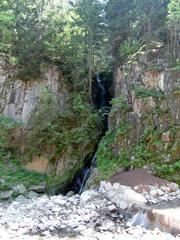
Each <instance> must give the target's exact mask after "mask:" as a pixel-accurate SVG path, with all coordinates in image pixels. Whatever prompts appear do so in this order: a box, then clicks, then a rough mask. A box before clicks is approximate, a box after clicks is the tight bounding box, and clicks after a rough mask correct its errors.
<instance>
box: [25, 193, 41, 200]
mask: <svg viewBox="0 0 180 240" xmlns="http://www.w3.org/2000/svg"><path fill="white" fill-rule="evenodd" d="M38 196H39V195H38V193H36V192H33V191H29V192H28V193H27V194H26V197H27V198H29V199H32V198H37V197H38Z"/></svg>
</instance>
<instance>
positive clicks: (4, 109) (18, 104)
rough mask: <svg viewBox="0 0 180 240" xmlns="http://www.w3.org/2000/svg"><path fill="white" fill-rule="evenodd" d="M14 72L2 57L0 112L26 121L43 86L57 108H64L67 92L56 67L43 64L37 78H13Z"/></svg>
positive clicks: (0, 63)
mask: <svg viewBox="0 0 180 240" xmlns="http://www.w3.org/2000/svg"><path fill="white" fill-rule="evenodd" d="M8 68H9V69H11V71H10V70H9V69H8ZM14 74H15V73H14V72H13V69H12V67H11V66H7V63H6V62H5V60H4V61H3V59H2V60H1V61H0V95H1V98H0V113H3V114H5V115H6V116H9V117H10V118H12V119H13V120H15V121H21V122H27V121H28V119H29V117H30V114H31V111H32V110H33V109H34V108H35V106H36V103H37V101H38V99H39V97H40V96H41V94H42V89H43V88H44V87H46V88H47V89H48V90H49V91H50V92H51V93H52V94H53V96H54V97H55V99H56V101H57V103H58V106H59V108H60V109H61V110H63V109H64V107H65V105H66V101H67V97H68V95H69V93H68V89H67V87H66V86H65V85H64V83H62V80H61V76H60V73H59V72H58V70H57V69H56V67H50V66H43V67H42V76H41V79H38V80H30V81H22V80H20V79H15V76H14Z"/></svg>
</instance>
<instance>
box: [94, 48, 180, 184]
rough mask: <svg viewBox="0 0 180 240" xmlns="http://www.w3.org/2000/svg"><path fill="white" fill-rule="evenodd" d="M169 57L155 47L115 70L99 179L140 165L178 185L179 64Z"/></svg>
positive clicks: (179, 134) (142, 52)
mask: <svg viewBox="0 0 180 240" xmlns="http://www.w3.org/2000/svg"><path fill="white" fill-rule="evenodd" d="M176 51H177V55H178V56H179V58H178V59H180V48H177V50H176ZM171 56H172V55H171V53H170V50H169V48H168V46H162V45H161V44H156V45H153V46H151V47H150V48H149V49H146V50H143V48H142V49H141V50H140V51H139V52H138V53H136V54H135V55H134V56H132V57H131V58H130V59H129V61H128V62H127V63H126V64H124V65H123V66H121V67H118V68H117V70H116V74H115V80H114V95H115V99H113V101H112V110H111V112H110V114H109V131H108V132H107V133H106V135H105V137H104V138H103V140H102V142H101V143H100V145H99V149H98V153H97V156H98V167H99V170H100V173H101V175H102V177H104V178H106V177H109V176H111V175H112V174H113V173H114V172H116V171H117V169H121V170H122V171H123V170H125V169H126V170H127V169H129V168H137V167H143V166H144V167H146V168H148V169H149V170H151V171H153V172H154V173H156V174H157V175H159V176H163V177H166V178H168V179H171V180H174V181H177V182H180V179H179V173H180V162H179V158H180V139H179V136H180V65H179V60H178V59H177V61H176V64H173V63H172V62H173V61H172V57H171ZM107 164H109V169H108V170H107V169H106V168H105V165H107Z"/></svg>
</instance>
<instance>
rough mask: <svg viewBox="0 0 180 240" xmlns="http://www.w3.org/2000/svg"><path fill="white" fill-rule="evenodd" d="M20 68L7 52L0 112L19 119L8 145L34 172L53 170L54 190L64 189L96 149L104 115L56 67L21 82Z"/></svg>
mask: <svg viewBox="0 0 180 240" xmlns="http://www.w3.org/2000/svg"><path fill="white" fill-rule="evenodd" d="M17 72H18V69H16V68H15V66H14V67H13V66H12V65H10V64H9V63H8V61H7V59H6V58H5V57H2V56H1V61H0V94H1V95H0V114H1V115H0V116H6V117H9V118H10V119H12V120H13V121H15V122H17V126H16V127H15V129H13V130H11V131H10V136H6V137H8V142H7V143H6V146H5V147H6V148H8V149H9V150H13V151H14V149H15V150H18V151H19V153H18V154H17V158H18V159H21V161H22V165H24V166H25V167H26V168H27V169H28V170H31V171H32V170H33V171H37V172H39V173H42V174H48V176H49V178H48V184H49V189H51V190H52V191H56V190H57V188H58V191H59V190H62V188H64V186H65V185H67V184H69V183H70V182H72V181H73V177H74V176H75V174H77V172H78V171H79V169H81V168H82V167H83V164H84V162H83V161H84V159H85V158H86V157H87V155H89V154H91V153H92V152H93V151H94V148H95V146H96V144H97V142H98V140H99V137H100V134H101V129H102V126H101V117H100V116H99V115H98V113H97V112H96V111H95V110H94V109H93V108H92V106H90V105H89V104H88V102H87V99H86V98H87V97H86V96H85V97H84V95H85V94H84V95H83V96H81V94H80V93H79V92H76V91H75V90H72V89H73V86H72V85H71V84H68V83H67V81H66V80H65V79H64V77H63V76H62V74H61V72H60V71H59V70H58V68H57V67H56V66H52V65H48V64H43V65H42V66H41V77H40V78H39V79H35V80H33V79H31V80H27V81H25V80H21V79H19V78H18V75H17ZM2 121H3V122H2V125H3V124H6V123H4V121H6V120H4V118H2ZM97 129H98V130H97ZM3 134H4V133H3ZM0 136H1V133H0ZM0 147H2V146H0ZM61 187H62V188H61Z"/></svg>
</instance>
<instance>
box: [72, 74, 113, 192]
mask: <svg viewBox="0 0 180 240" xmlns="http://www.w3.org/2000/svg"><path fill="white" fill-rule="evenodd" d="M94 81H95V85H96V86H95V88H96V99H95V101H94V102H95V105H96V107H97V108H98V109H100V110H101V111H102V112H103V124H104V131H103V134H104V133H105V131H106V130H107V129H108V121H107V113H106V108H107V105H108V104H107V103H108V100H107V99H108V98H107V89H106V86H105V81H104V79H103V78H102V77H101V76H100V74H96V75H95V77H94ZM95 166H96V152H95V153H94V154H93V155H92V156H91V157H89V158H88V159H86V160H85V166H84V168H83V169H82V171H81V173H80V174H78V175H77V176H76V177H75V180H74V186H73V191H74V192H75V193H79V194H81V193H82V192H83V189H84V187H85V185H86V182H87V180H88V178H89V176H90V174H91V172H92V170H93V168H94V167H95Z"/></svg>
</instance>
